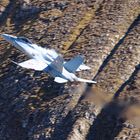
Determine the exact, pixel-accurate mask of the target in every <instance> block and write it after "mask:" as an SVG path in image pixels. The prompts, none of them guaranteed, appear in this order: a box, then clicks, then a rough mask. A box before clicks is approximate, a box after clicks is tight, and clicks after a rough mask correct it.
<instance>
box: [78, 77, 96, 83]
mask: <svg viewBox="0 0 140 140" xmlns="http://www.w3.org/2000/svg"><path fill="white" fill-rule="evenodd" d="M77 81H79V82H85V83H92V84H95V83H97V82H96V81H92V80H86V79H81V78H78V79H77Z"/></svg>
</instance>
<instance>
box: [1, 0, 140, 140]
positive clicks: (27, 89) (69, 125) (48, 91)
mask: <svg viewBox="0 0 140 140" xmlns="http://www.w3.org/2000/svg"><path fill="white" fill-rule="evenodd" d="M2 33H8V34H12V35H16V36H25V37H27V38H29V39H31V40H32V41H33V42H35V43H37V44H38V45H41V46H42V47H45V48H55V49H56V50H57V51H58V52H60V53H61V54H63V56H64V58H65V59H67V60H69V59H70V58H71V57H73V56H75V55H77V54H83V55H84V56H85V63H86V64H87V65H89V66H90V67H91V70H90V71H83V72H80V73H77V75H78V76H79V77H82V78H88V79H93V80H96V81H97V84H95V85H87V84H84V83H78V82H74V83H67V84H57V83H55V82H54V81H53V79H52V78H50V77H49V76H48V75H47V74H46V73H42V74H40V75H39V76H35V75H34V71H33V70H26V69H23V68H21V67H18V66H16V65H15V64H13V63H12V62H11V61H10V60H14V61H17V62H21V61H23V60H27V59H28V58H26V56H25V55H24V54H22V53H21V52H19V51H18V50H16V49H15V48H14V47H13V46H11V45H10V44H8V43H7V42H6V41H4V40H3V39H2V38H0V64H1V66H0V140H140V122H139V120H140V1H139V0H123V1H122V0H71V1H69V0H63V1H62V0H55V1H53V0H48V1H45V0H1V1H0V34H2Z"/></svg>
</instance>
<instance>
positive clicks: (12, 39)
mask: <svg viewBox="0 0 140 140" xmlns="http://www.w3.org/2000/svg"><path fill="white" fill-rule="evenodd" d="M1 37H2V38H4V39H5V40H6V41H8V42H10V43H13V41H14V40H15V39H16V36H12V35H8V34H2V35H1Z"/></svg>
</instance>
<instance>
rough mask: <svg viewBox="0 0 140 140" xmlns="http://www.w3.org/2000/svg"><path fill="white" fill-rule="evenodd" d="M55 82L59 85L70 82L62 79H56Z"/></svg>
mask: <svg viewBox="0 0 140 140" xmlns="http://www.w3.org/2000/svg"><path fill="white" fill-rule="evenodd" d="M54 81H55V82H57V83H66V82H68V80H66V79H63V78H61V77H55V79H54Z"/></svg>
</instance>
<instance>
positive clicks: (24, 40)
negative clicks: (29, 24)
mask: <svg viewBox="0 0 140 140" xmlns="http://www.w3.org/2000/svg"><path fill="white" fill-rule="evenodd" d="M18 39H19V40H22V41H23V42H25V43H29V44H32V42H31V41H30V40H29V39H28V38H26V37H18Z"/></svg>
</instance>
